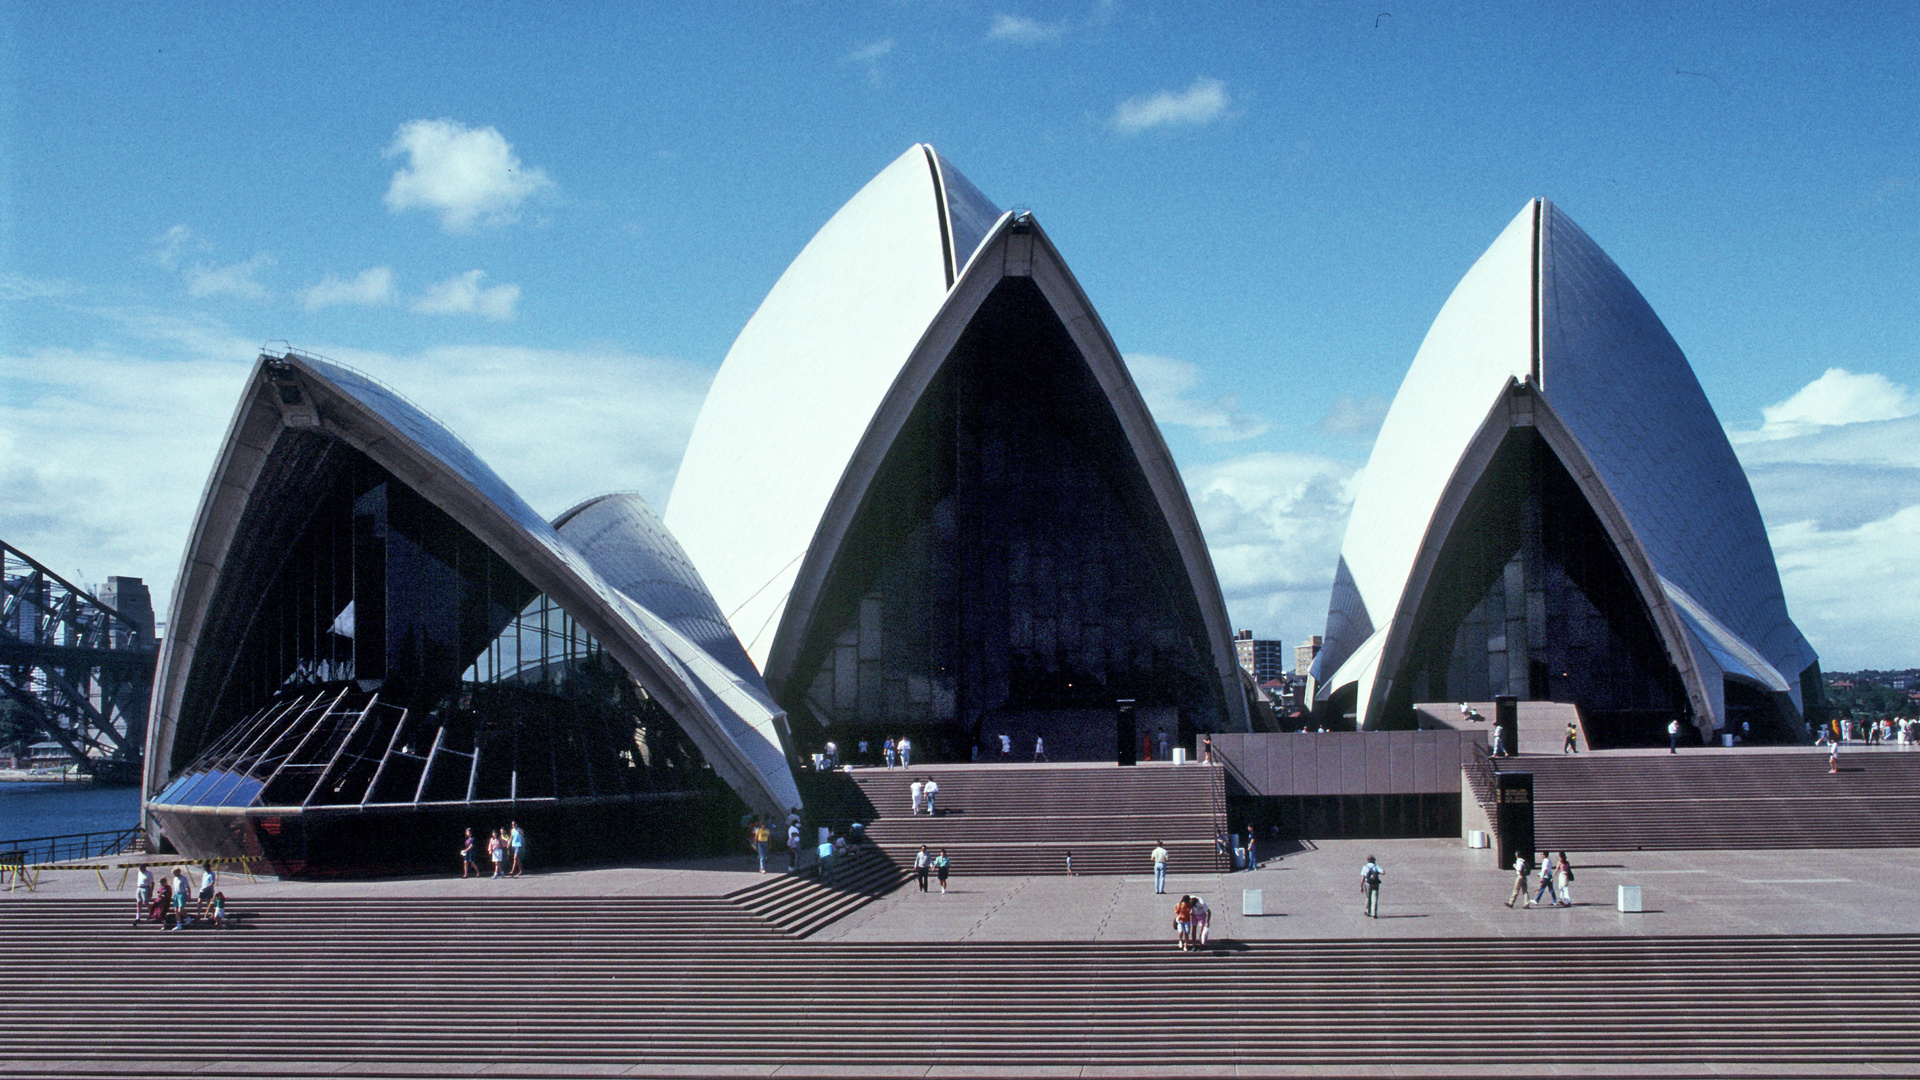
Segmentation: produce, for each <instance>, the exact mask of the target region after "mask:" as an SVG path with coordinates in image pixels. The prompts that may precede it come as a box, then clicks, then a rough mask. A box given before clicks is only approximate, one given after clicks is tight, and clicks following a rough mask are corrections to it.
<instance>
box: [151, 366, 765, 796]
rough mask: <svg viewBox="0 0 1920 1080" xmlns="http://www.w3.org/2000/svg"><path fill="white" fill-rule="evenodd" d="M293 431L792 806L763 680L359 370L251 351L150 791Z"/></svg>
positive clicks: (184, 588) (208, 517)
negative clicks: (538, 603) (370, 483)
mask: <svg viewBox="0 0 1920 1080" xmlns="http://www.w3.org/2000/svg"><path fill="white" fill-rule="evenodd" d="M292 430H302V431H313V430H321V431H325V432H326V433H328V434H330V435H332V436H334V437H336V438H338V439H340V440H341V441H343V442H344V443H346V444H347V445H349V446H351V447H353V448H354V449H355V450H358V451H359V452H361V453H363V454H365V455H366V456H367V457H368V458H370V459H371V460H373V461H374V462H375V463H376V464H378V465H380V466H381V467H382V468H384V469H386V470H387V471H388V472H390V473H392V474H393V475H394V476H395V477H396V478H398V479H399V480H400V481H402V482H403V483H405V484H407V485H408V486H409V487H411V488H412V489H413V490H414V491H415V492H417V493H418V494H419V495H420V496H421V497H422V498H424V499H426V500H427V501H428V502H430V503H432V504H433V505H435V506H436V507H438V508H439V509H440V510H441V511H443V512H445V513H446V514H447V515H448V516H450V517H452V518H453V519H454V520H455V521H457V522H459V523H460V525H461V526H462V527H464V528H466V529H467V530H468V531H469V532H471V533H473V535H474V536H475V537H477V538H478V539H479V540H480V541H481V542H482V543H484V544H486V545H487V546H488V547H489V548H491V549H493V551H494V552H496V553H497V554H498V555H500V556H501V557H502V558H503V559H505V560H506V561H507V562H508V563H509V564H510V565H511V566H512V567H513V568H514V569H515V570H516V571H517V572H518V573H520V574H521V575H522V576H523V577H525V578H526V579H527V581H528V582H529V583H531V584H532V585H533V586H534V587H535V588H537V589H539V590H540V591H541V592H543V593H545V594H547V595H548V596H550V597H551V598H553V599H554V601H555V602H557V603H559V604H560V605H561V606H562V607H564V608H565V609H566V610H567V611H568V613H569V614H570V615H572V616H573V617H574V618H575V619H576V620H578V622H579V623H580V624H581V625H582V626H583V627H584V628H585V629H586V630H587V632H589V633H591V634H592V635H593V636H594V637H595V638H596V639H597V640H598V641H599V642H600V643H601V644H602V646H603V647H605V648H606V649H607V651H608V653H609V654H611V655H612V656H613V657H614V658H615V659H616V660H618V661H619V662H620V663H621V665H622V666H623V667H624V668H625V669H626V670H627V671H628V673H629V674H631V675H632V676H633V677H634V679H635V680H636V681H637V682H639V683H640V685H641V686H643V687H644V688H645V689H646V690H647V692H648V693H649V694H650V695H652V696H653V697H654V698H655V699H656V700H658V701H659V702H660V703H661V704H662V706H663V707H665V708H666V709H667V711H668V712H669V713H670V714H671V715H672V716H673V717H674V718H675V719H676V720H677V721H678V722H679V723H680V725H681V728H682V730H683V731H684V732H685V733H686V735H687V737H688V738H689V739H691V740H692V741H693V742H694V743H695V745H697V746H699V748H700V750H701V752H702V753H703V754H704V755H705V756H706V759H707V761H708V762H709V763H710V764H711V765H712V766H713V768H714V770H715V771H716V772H717V773H719V774H720V776H721V777H722V778H723V779H725V780H726V781H727V782H728V783H729V785H731V786H732V787H733V788H734V790H735V791H736V792H738V793H739V794H740V796H741V797H742V798H743V799H744V800H746V801H747V802H748V803H749V804H750V805H752V806H754V807H755V808H756V809H758V810H761V811H763V812H769V813H771V812H777V811H778V812H783V811H785V809H786V808H788V807H790V806H795V805H798V804H799V792H798V789H797V787H796V785H795V784H794V780H793V774H792V771H791V770H790V769H789V768H788V767H787V764H786V761H785V757H784V754H783V752H782V751H781V749H780V746H779V738H778V733H777V729H776V723H777V719H778V716H779V714H778V711H777V710H775V709H773V707H772V706H771V703H770V702H769V701H768V700H767V697H766V694H765V690H764V687H757V688H752V687H742V686H740V685H739V684H740V683H742V682H743V680H741V679H740V678H739V677H738V676H737V675H736V673H733V672H731V671H730V670H726V669H725V668H724V667H723V666H722V665H721V663H720V662H718V661H713V660H711V659H710V658H709V659H706V660H704V661H703V660H702V659H701V657H704V655H705V654H704V652H702V651H701V650H700V649H698V648H697V647H690V646H689V645H688V644H687V643H684V642H680V641H676V640H675V638H678V637H680V636H682V635H681V634H680V632H679V631H678V630H676V629H675V628H674V627H673V626H672V623H671V622H670V620H668V619H666V618H663V617H661V616H660V615H657V614H655V613H653V612H651V611H649V610H647V609H646V608H645V606H644V603H643V599H642V598H639V597H634V596H631V595H629V594H627V593H625V592H623V591H621V590H620V589H617V588H615V587H614V586H612V585H610V584H609V583H608V582H607V581H606V580H605V579H604V578H603V577H602V575H601V573H600V572H599V571H598V570H597V569H596V568H595V567H594V565H593V564H592V562H591V561H590V560H589V558H588V557H587V556H586V555H584V554H582V552H581V551H579V550H578V549H576V548H575V547H574V545H573V544H571V543H569V542H568V541H567V540H566V539H564V538H563V537H562V536H561V535H560V534H559V533H558V532H557V531H556V530H555V529H554V528H553V526H551V525H549V524H548V523H547V522H546V521H545V519H543V518H541V517H540V515H539V514H537V513H535V512H534V510H533V509H532V508H531V507H529V506H528V505H527V504H526V502H525V501H524V500H523V499H521V498H520V496H519V495H518V494H517V493H515V492H514V491H513V490H512V489H511V488H510V487H508V486H507V484H506V483H505V482H504V481H503V480H501V479H500V477H499V476H498V475H497V474H496V473H494V471H493V470H492V469H491V468H489V467H488V466H487V465H486V464H485V463H484V462H482V461H481V460H480V459H479V458H478V457H477V456H475V455H474V453H473V452H472V451H471V450H470V449H469V448H468V447H467V446H466V444H465V443H463V442H461V441H460V440H459V439H458V438H456V437H455V436H454V435H453V434H452V433H451V432H449V431H447V429H446V428H445V427H443V426H442V425H440V424H439V423H438V422H437V421H435V420H433V419H432V418H431V417H429V416H427V414H426V413H424V412H422V411H421V410H419V409H418V408H416V407H415V406H413V405H412V404H411V403H409V402H407V401H406V400H405V399H403V398H401V397H400V396H399V395H398V394H396V393H394V392H393V391H392V390H390V389H388V388H387V387H385V386H382V385H381V384H379V383H377V382H375V381H374V380H372V379H370V378H368V377H366V376H365V375H362V374H361V373H359V372H356V371H353V370H351V369H349V368H345V367H341V366H339V365H336V364H331V363H327V362H325V361H322V360H319V359H316V358H313V357H308V356H304V355H301V354H297V353H289V354H288V355H286V356H284V357H268V356H263V357H261V360H260V363H259V365H258V366H257V367H256V368H255V371H254V374H253V377H252V379H251V380H250V382H249V384H248V388H247V392H246V393H245V395H244V396H243V397H242V399H241V401H240V404H239V407H238V409H237V410H236V413H235V416H234V419H233V422H232V425H231V426H230V427H229V429H228V435H227V440H226V444H225V446H224V447H223V449H222V451H221V455H220V458H219V459H218V461H217V462H216V463H215V467H214V471H213V474H212V476H211V477H210V478H209V479H208V483H207V490H206V492H205V494H204V495H203V496H202V500H201V506H200V513H199V515H198V517H197V519H196V521H195V525H194V529H193V532H192V534H191V535H190V537H189V541H188V546H187V552H186V555H185V558H184V560H183V562H182V566H181V573H180V576H179V579H178V580H179V582H180V585H179V587H178V588H177V589H176V590H175V595H174V601H173V609H172V613H171V618H170V619H169V621H168V634H167V638H166V642H165V644H164V646H163V648H162V650H161V655H160V659H159V669H158V672H157V674H156V678H155V684H154V702H153V712H152V715H153V722H152V723H151V724H150V725H149V728H148V745H147V755H146V775H145V777H144V785H145V791H146V792H147V793H148V794H149V795H151V794H152V793H154V792H157V791H158V790H159V789H160V788H161V787H162V786H164V784H165V782H166V779H167V777H166V773H167V770H168V769H169V767H170V762H171V760H172V757H173V739H174V735H175V732H176V730H177V728H178V725H179V721H180V706H181V699H182V696H183V694H184V692H185V689H186V684H187V676H188V673H189V672H190V670H191V668H192V665H193V663H194V653H195V647H196V643H197V641H198V638H199V636H200V631H201V628H202V627H203V626H205V625H206V623H207V620H208V618H209V614H210V613H209V606H210V604H211V603H212V601H213V598H214V597H215V595H216V590H217V588H218V586H219V583H220V576H221V572H222V567H223V564H224V562H225V559H226V555H227V552H228V550H229V549H230V548H231V547H232V545H233V544H234V542H235V539H236V530H237V528H238V526H239V524H240V522H241V518H242V516H243V514H244V512H245V511H246V509H247V507H248V505H249V503H250V502H251V501H252V500H253V498H254V496H255V490H254V488H255V483H256V481H257V480H258V479H259V477H260V475H261V472H262V470H263V468H264V467H265V466H266V465H267V463H268V461H269V459H270V457H271V456H272V455H273V452H274V444H275V442H276V440H277V439H278V438H279V436H280V435H281V434H282V433H283V432H286V431H292ZM302 509H303V508H299V507H293V508H289V511H290V512H300V511H301V510H302ZM695 654H698V655H695ZM707 668H711V669H718V671H724V672H725V676H724V677H722V676H721V675H720V674H718V673H717V672H716V671H710V670H705V669H707ZM755 689H757V694H756V693H755V692H753V691H754V690H755ZM736 691H737V692H736Z"/></svg>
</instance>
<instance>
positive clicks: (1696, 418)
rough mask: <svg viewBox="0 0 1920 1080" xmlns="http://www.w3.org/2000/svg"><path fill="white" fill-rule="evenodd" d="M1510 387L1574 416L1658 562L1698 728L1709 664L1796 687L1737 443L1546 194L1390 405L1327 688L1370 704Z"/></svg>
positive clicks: (1655, 602)
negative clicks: (1451, 509) (1422, 572)
mask: <svg viewBox="0 0 1920 1080" xmlns="http://www.w3.org/2000/svg"><path fill="white" fill-rule="evenodd" d="M1516 386H1519V387H1525V388H1527V389H1528V390H1529V391H1530V392H1531V393H1534V394H1537V397H1538V400H1539V401H1540V402H1541V403H1542V409H1543V410H1544V412H1543V415H1546V416H1548V417H1550V420H1551V425H1552V426H1555V427H1556V428H1562V429H1564V433H1565V437H1566V439H1567V440H1570V442H1567V443H1565V444H1564V445H1561V446H1556V447H1555V450H1556V453H1557V454H1558V455H1559V456H1560V458H1561V459H1562V461H1563V463H1564V464H1565V465H1566V467H1567V468H1568V469H1569V470H1570V471H1572V472H1574V473H1575V475H1576V476H1579V475H1580V473H1581V471H1582V470H1583V469H1584V470H1587V471H1588V472H1590V476H1587V477H1582V478H1581V485H1582V487H1583V489H1584V490H1585V492H1586V494H1587V497H1588V501H1589V502H1590V503H1592V504H1593V505H1594V507H1595V510H1596V512H1598V513H1599V515H1600V517H1601V518H1602V520H1603V521H1607V520H1608V518H1609V515H1610V514H1611V515H1615V516H1617V520H1616V521H1613V522H1611V523H1610V525H1611V526H1612V527H1617V529H1618V531H1619V535H1617V536H1615V537H1614V540H1615V543H1616V548H1617V549H1618V550H1619V552H1620V554H1621V556H1622V558H1623V559H1624V560H1626V562H1627V563H1628V564H1629V567H1630V568H1631V567H1633V566H1643V567H1644V570H1645V573H1646V574H1647V575H1649V576H1650V578H1649V581H1648V582H1646V583H1643V585H1644V588H1645V591H1646V592H1647V595H1645V596H1644V597H1643V600H1644V601H1645V602H1646V605H1647V607H1648V609H1649V611H1650V613H1651V614H1652V616H1653V618H1654V620H1655V622H1656V623H1657V624H1659V627H1660V630H1661V634H1662V637H1663V638H1665V639H1666V641H1665V645H1666V648H1667V651H1668V653H1669V656H1670V658H1671V659H1672V660H1673V662H1674V665H1675V667H1676V668H1677V669H1678V670H1679V671H1680V672H1681V673H1682V676H1683V678H1684V679H1686V680H1687V681H1688V682H1689V684H1690V685H1689V697H1690V698H1691V699H1692V705H1693V707H1694V712H1695V716H1696V721H1697V722H1698V723H1699V724H1700V725H1701V726H1702V728H1703V729H1707V728H1708V727H1709V725H1711V724H1713V723H1715V722H1716V720H1717V719H1718V718H1719V717H1720V714H1721V709H1720V708H1719V704H1718V699H1719V690H1718V680H1717V679H1711V678H1708V675H1710V674H1712V673H1714V672H1715V671H1716V670H1717V671H1718V672H1719V673H1722V674H1726V675H1731V676H1733V677H1736V678H1741V679H1745V680H1747V681H1750V682H1752V683H1754V684H1755V685H1757V686H1761V687H1764V688H1765V689H1767V690H1769V691H1774V692H1786V693H1789V694H1791V695H1792V697H1793V699H1794V701H1795V704H1796V705H1798V704H1799V696H1800V683H1799V680H1798V676H1799V675H1800V674H1801V673H1802V672H1803V671H1804V670H1806V669H1807V668H1808V667H1809V666H1810V665H1812V664H1813V663H1814V662H1815V657H1814V653H1813V650H1812V648H1811V646H1809V645H1808V644H1807V642H1806V640H1805V639H1804V638H1803V637H1802V636H1801V634H1800V632H1799V631H1798V629H1797V628H1795V627H1794V625H1793V623H1792V621H1791V620H1790V619H1789V618H1788V615H1787V610H1786V602H1785V598H1784V595H1783V593H1782V590H1781V587H1780V579H1779V572H1778V570H1777V568H1776V567H1775V565H1774V561H1773V552H1772V548H1771V546H1770V544H1769V543H1768V541H1767V537H1766V531H1765V527H1764V525H1763V523H1762V521H1761V518H1760V512H1759V507H1758V505H1757V504H1756V503H1755V501H1754V498H1753V493H1752V489H1751V488H1750V487H1749V485H1748V483H1747V480H1746V476H1745V473H1744V472H1743V471H1742V470H1741V468H1740V464H1739V461H1738V460H1737V459H1736V457H1735V456H1734V453H1733V448H1732V446H1731V444H1730V443H1729V442H1728V440H1727V437H1726V434H1725V432H1724V430H1723V429H1722V427H1721V426H1720V423H1719V421H1718V419H1717V418H1716V417H1715V416H1714V413H1713V409H1712V406H1711V405H1710V404H1709V403H1708V402H1707V398H1706V395H1705V393H1704V391H1702V390H1701V388H1700V384H1699V382H1698V380H1697V379H1696V378H1695V377H1694V374H1693V371H1692V369H1691V368H1690V367H1689V365H1688V364H1687V361H1686V357H1685V356H1684V355H1683V354H1682V353H1681V351H1680V348H1679V346H1678V345H1677V344H1676V343H1675V342H1674V340H1673V338H1672V336H1671V335H1670V334H1668V332H1667V330H1666V327H1665V326H1664V325H1662V324H1661V322H1660V319H1659V317H1658V316H1657V315H1655V314H1654V312H1653V310H1652V308H1651V307H1650V306H1649V305H1648V304H1647V302H1646V300H1645V298H1644V297H1642V296H1641V295H1640V293H1639V291H1638V290H1637V289H1635V288H1634V286H1633V284H1632V282H1630V281H1629V280H1628V279H1627V277H1626V275H1625V274H1623V273H1622V272H1621V271H1620V268H1619V267H1618V266H1617V265H1615V264H1614V262H1613V261H1612V260H1611V259H1610V258H1608V256H1607V255H1606V253H1605V252H1604V251H1602V250H1601V249H1600V248H1599V246H1598V245H1597V244H1595V243H1594V242H1593V240H1592V239H1591V238H1590V237H1588V236H1587V234H1586V233H1584V232H1582V231H1581V230H1580V228H1579V227H1578V226H1577V225H1575V224H1574V223H1573V222H1572V221H1571V220H1570V219H1569V218H1567V217H1566V215H1565V214H1563V213H1561V212H1560V210H1559V209H1558V208H1557V207H1555V206H1553V205H1552V204H1551V203H1549V202H1547V201H1546V200H1535V201H1534V202H1532V203H1529V204H1528V205H1527V207H1526V208H1525V209H1523V210H1522V211H1521V212H1520V214H1519V215H1518V216H1517V217H1515V218H1514V220H1513V222H1512V223H1511V224H1509V225H1508V226H1507V228H1506V229H1505V230H1504V231H1503V232H1502V233H1501V234H1500V236H1499V237H1498V238H1497V239H1496V240H1495V241H1494V242H1493V244H1492V246H1490V247H1489V248H1488V249H1487V251H1486V253H1485V254H1483V255H1482V256H1481V257H1480V259H1479V260H1478V261H1477V262H1476V263H1475V264H1474V266H1473V268H1472V269H1471V270H1469V271H1468V273H1467V274H1466V276H1465V277H1464V278H1462V280H1461V282H1460V284H1459V285H1458V286H1457V287H1456V288H1455V289H1454V292H1453V294H1452V295H1451V296H1450V297H1449V298H1448V300H1447V302H1446V304H1445V306H1444V307H1442V309H1441V311H1440V313H1439V315H1438V316H1437V317H1436V318H1435V319H1434V323H1433V326H1432V328H1431V329H1430V330H1429V332H1428V334H1427V337H1426V339H1425V341H1423V342H1422V344H1421V346H1420V350H1419V352H1418V354H1417V355H1416V356H1415V357H1414V361H1413V364H1412V366H1411V367H1410V368H1409V370H1408V372H1407V376H1406V379H1405V380H1404V381H1403V382H1402V384H1401V387H1400V390H1399V392H1398V393H1397V394H1396V396H1395V398H1394V401H1393V405H1392V406H1391V408H1390V409H1389V410H1388V414H1387V418H1386V421H1385V423H1384V424H1383V425H1382V427H1381V431H1380V434H1379V436H1378V438H1377V440H1376V442H1375V443H1374V449H1373V454H1372V457H1371V458H1370V459H1369V461H1368V463H1367V468H1366V472H1365V474H1364V476H1363V478H1362V481H1361V484H1360V488H1359V491H1358V492H1357V494H1356V497H1355V500H1354V506H1353V511H1352V516H1351V518H1350V520H1349V523H1348V527H1347V535H1346V540H1345V541H1344V543H1343V546H1342V550H1341V561H1340V566H1339V567H1338V570H1337V574H1336V582H1335V588H1334V594H1333V600H1332V604H1331V606H1330V611H1329V620H1328V629H1327V640H1326V642H1325V646H1324V648H1323V651H1322V653H1321V655H1320V657H1319V658H1318V660H1317V662H1316V672H1317V674H1318V675H1319V676H1320V685H1319V694H1320V696H1321V697H1322V698H1324V697H1326V696H1327V695H1328V694H1330V693H1332V692H1334V691H1335V690H1337V689H1339V688H1341V687H1344V686H1354V687H1356V688H1357V690H1358V700H1359V702H1360V703H1361V704H1362V708H1363V711H1364V712H1367V713H1368V715H1365V716H1363V717H1362V719H1363V721H1364V720H1366V719H1370V718H1371V715H1372V714H1371V710H1372V709H1373V708H1375V707H1377V705H1378V703H1379V701H1380V700H1381V697H1382V693H1383V688H1382V687H1381V686H1376V685H1375V683H1376V681H1378V680H1381V679H1382V678H1391V677H1392V671H1391V669H1392V668H1393V666H1394V657H1395V656H1396V647H1395V641H1396V639H1399V640H1404V639H1405V638H1406V636H1407V635H1409V634H1410V633H1411V632H1412V629H1413V628H1412V627H1409V626H1406V625H1404V624H1405V622H1406V620H1407V618H1408V617H1409V616H1410V613H1411V611H1412V610H1414V609H1415V608H1416V607H1417V606H1418V604H1419V602H1420V599H1421V597H1420V595H1419V592H1420V589H1421V587H1422V586H1423V584H1424V583H1423V582H1422V581H1420V580H1418V579H1417V571H1418V569H1419V567H1420V566H1421V565H1422V558H1423V556H1426V557H1431V556H1432V555H1433V554H1434V553H1435V552H1436V551H1437V549H1438V548H1439V546H1440V545H1441V544H1442V543H1444V541H1445V540H1446V538H1447V531H1446V529H1445V528H1443V527H1442V524H1441V521H1440V517H1442V516H1444V512H1445V510H1446V507H1447V504H1448V502H1449V498H1450V496H1449V492H1452V496H1451V497H1452V498H1453V499H1456V500H1457V499H1458V498H1460V497H1462V493H1463V492H1464V490H1465V487H1466V485H1467V484H1468V483H1469V482H1470V481H1471V480H1472V479H1473V476H1472V475H1471V474H1472V471H1473V470H1472V468H1471V467H1470V461H1471V458H1472V455H1473V452H1474V447H1475V445H1476V442H1478V443H1479V444H1480V446H1481V449H1482V451H1484V452H1487V453H1490V452H1491V444H1490V443H1489V442H1488V434H1487V433H1488V431H1489V425H1494V426H1498V425H1504V424H1506V423H1508V422H1509V419H1510V417H1509V415H1508V414H1509V408H1508V406H1507V405H1505V404H1503V401H1504V400H1505V399H1504V397H1503V395H1508V394H1510V393H1511V391H1512V390H1513V388H1514V387H1516ZM1514 422H1523V423H1526V424H1528V425H1532V424H1533V420H1532V418H1531V416H1529V417H1528V418H1527V419H1525V420H1524V421H1514ZM1549 441H1550V442H1551V441H1552V440H1549ZM1636 576H1637V575H1636ZM1396 621H1397V622H1396ZM1369 703H1371V704H1369Z"/></svg>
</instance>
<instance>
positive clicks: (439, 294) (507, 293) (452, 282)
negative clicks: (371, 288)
mask: <svg viewBox="0 0 1920 1080" xmlns="http://www.w3.org/2000/svg"><path fill="white" fill-rule="evenodd" d="M486 278H487V273H486V271H484V270H469V271H467V272H466V273H464V274H458V275H455V276H454V277H450V278H448V279H447V280H445V281H442V282H440V283H439V284H437V285H432V286H429V287H428V288H427V292H426V295H424V296H422V297H421V298H420V299H418V300H416V301H414V303H413V310H414V311H417V312H419V313H420V314H422V315H481V316H485V317H486V318H489V319H492V320H493V321H495V322H508V321H510V320H511V319H512V318H513V308H514V305H515V304H518V303H519V302H520V286H518V285H482V284H481V282H483V281H485V280H486Z"/></svg>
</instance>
